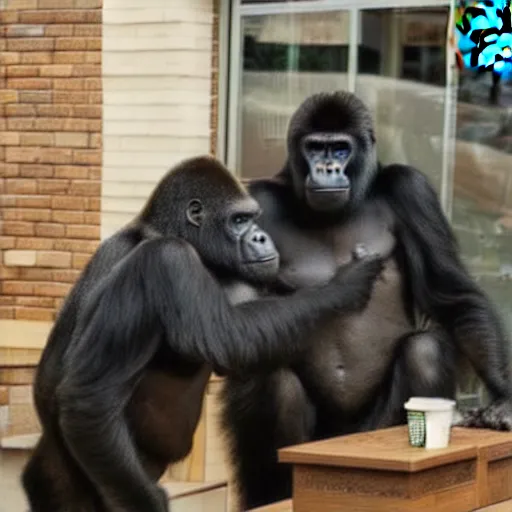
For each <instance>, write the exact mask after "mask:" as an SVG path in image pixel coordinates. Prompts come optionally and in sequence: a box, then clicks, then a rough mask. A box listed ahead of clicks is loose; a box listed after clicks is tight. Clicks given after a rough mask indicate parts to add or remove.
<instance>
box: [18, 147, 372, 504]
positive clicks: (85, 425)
mask: <svg viewBox="0 0 512 512" xmlns="http://www.w3.org/2000/svg"><path fill="white" fill-rule="evenodd" d="M259 212H260V209H259V206H258V204H257V203H256V201H255V200H254V199H252V198H250V197H249V196H248V195H247V192H246V191H245V190H244V189H243V188H242V186H241V185H240V184H239V183H238V182H237V181H235V179H234V178H233V177H232V176H231V175H230V174H229V173H228V172H227V170H226V169H225V168H224V167H223V166H222V165H221V164H219V163H218V162H216V161H215V160H213V159H211V158H206V157H205V158H195V159H192V160H188V161H185V162H184V163H182V164H181V165H179V166H177V167H176V168H175V169H174V170H172V171H171V172H170V173H169V174H168V175H167V176H165V177H164V178H163V180H162V181H161V182H160V184H159V185H158V186H157V187H156V190H155V192H154V193H153V195H152V197H151V198H150V199H149V201H148V203H147V205H146V207H145V208H144V210H143V211H142V213H141V214H140V215H139V216H138V217H137V219H135V220H134V221H133V222H132V223H131V224H129V225H128V226H127V227H125V228H124V229H122V230H120V231H119V232H118V233H116V234H115V235H114V236H112V237H111V238H109V239H108V240H106V241H105V242H103V243H102V244H101V246H100V247H99V249H98V251H97V252H96V254H95V255H94V256H93V258H92V260H91V262H90V263H89V265H88V266H87V268H86V269H85V270H84V272H83V274H82V276H81V277H80V279H79V281H78V282H77V284H76V285H75V287H74V288H73V290H72V291H71V294H70V295H69V297H68V299H67V301H66V303H65V305H64V307H63V309H62V311H61V313H60V315H59V318H58V319H57V321H56V323H55V326H54V328H53V330H52V332H51V334H50V338H49V340H48V344H47V346H46V348H45V350H44V353H43V357H42V359H41V362H40V365H39V369H38V374H37V378H36V381H35V402H36V407H37V411H38V414H39V417H40V420H41V423H42V427H43V432H42V437H41V440H40V442H39V444H38V445H37V447H36V450H35V453H34V454H33V456H32V458H31V459H30V461H29V462H28V464H27V467H26V468H25V471H24V473H23V484H24V488H25V490H26V492H27V495H28V498H29V501H30V505H31V510H32V512H103V511H114V510H115V511H121V510H122V511H123V512H129V511H133V512H164V511H167V510H168V499H167V497H166V496H165V493H164V492H163V491H162V490H161V489H160V488H159V487H158V485H157V480H158V478H159V477H160V476H161V475H162V473H163V472H164V470H165V468H166V466H167V465H168V464H170V463H173V462H176V461H178V460H180V459H182V458H184V457H185V456H186V455H187V454H188V453H189V451H190V448H191V445H192V438H193V434H194V431H195V428H196V426H197V422H198V419H199V415H200V412H201V404H202V400H203V394H204V390H205V386H206V384H207V382H208V378H209V376H210V373H211V371H212V368H213V369H215V370H216V371H218V372H221V373H226V374H229V373H244V374H245V372H246V371H255V370H265V369H269V368H273V367H274V368H275V367H276V365H279V364H284V362H285V361H287V360H288V359H289V357H290V356H291V355H292V354H293V353H294V351H296V350H297V348H299V347H300V346H301V344H302V342H300V341H299V339H298V337H297V333H298V332H300V331H301V330H303V329H306V328H308V327H310V326H312V325H315V323H316V322H318V321H320V320H322V319H326V317H328V315H329V314H332V313H333V312H335V311H339V310H356V309H358V308H364V306H365V305H366V303H367V301H368V299H369V296H370V293H371V288H372V284H373V281H374V280H375V278H376V277H377V275H378V273H379V272H380V270H381V269H382V262H381V261H380V260H379V259H377V258H372V259H369V260H367V261H358V262H357V263H355V264H354V265H349V266H347V267H345V268H344V269H342V270H340V271H339V272H338V273H336V276H335V278H334V279H333V280H332V281H330V282H329V283H327V284H324V285H321V286H319V287H316V289H315V290H310V291H303V292H301V293H297V294H295V295H294V296H292V297H289V298H285V299H282V298H262V299H261V300H253V301H250V302H246V303H244V304H239V305H238V306H234V305H232V303H234V302H240V301H244V300H245V301H247V300H248V299H250V298H251V297H250V296H248V295H247V293H246V291H247V290H245V291H244V288H243V287H244V286H245V287H246V288H247V289H248V290H249V291H250V290H251V288H250V287H249V284H250V285H253V286H257V287H260V288H261V287H262V286H263V285H264V284H265V282H266V281H268V280H272V279H275V278H276V273H277V270H278V253H277V252H276V250H275V247H274V244H273V242H272V240H271V239H270V238H269V236H268V235H267V234H266V233H264V232H263V231H262V230H261V229H260V228H259V227H258V225H257V224H256V223H255V219H256V217H257V216H258V214H259ZM230 296H231V303H230V302H229V298H230ZM253 298H256V296H255V295H254V294H253Z"/></svg>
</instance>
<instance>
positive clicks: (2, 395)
mask: <svg viewBox="0 0 512 512" xmlns="http://www.w3.org/2000/svg"><path fill="white" fill-rule="evenodd" d="M8 403H9V388H8V387H7V386H0V406H2V405H7V404H8Z"/></svg>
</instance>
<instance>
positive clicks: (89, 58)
mask: <svg viewBox="0 0 512 512" xmlns="http://www.w3.org/2000/svg"><path fill="white" fill-rule="evenodd" d="M85 62H87V63H88V64H101V52H86V54H85Z"/></svg>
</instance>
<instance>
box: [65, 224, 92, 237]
mask: <svg viewBox="0 0 512 512" xmlns="http://www.w3.org/2000/svg"><path fill="white" fill-rule="evenodd" d="M66 236H68V237H70V238H85V239H90V240H96V239H99V238H100V228H99V226H83V225H78V224H77V225H68V226H66Z"/></svg>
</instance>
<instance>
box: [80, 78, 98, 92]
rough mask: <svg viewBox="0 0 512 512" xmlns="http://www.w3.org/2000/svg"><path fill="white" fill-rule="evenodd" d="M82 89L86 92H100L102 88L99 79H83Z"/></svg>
mask: <svg viewBox="0 0 512 512" xmlns="http://www.w3.org/2000/svg"><path fill="white" fill-rule="evenodd" d="M84 88H85V90H86V91H95V90H101V88H102V82H101V78H85V79H84Z"/></svg>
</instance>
